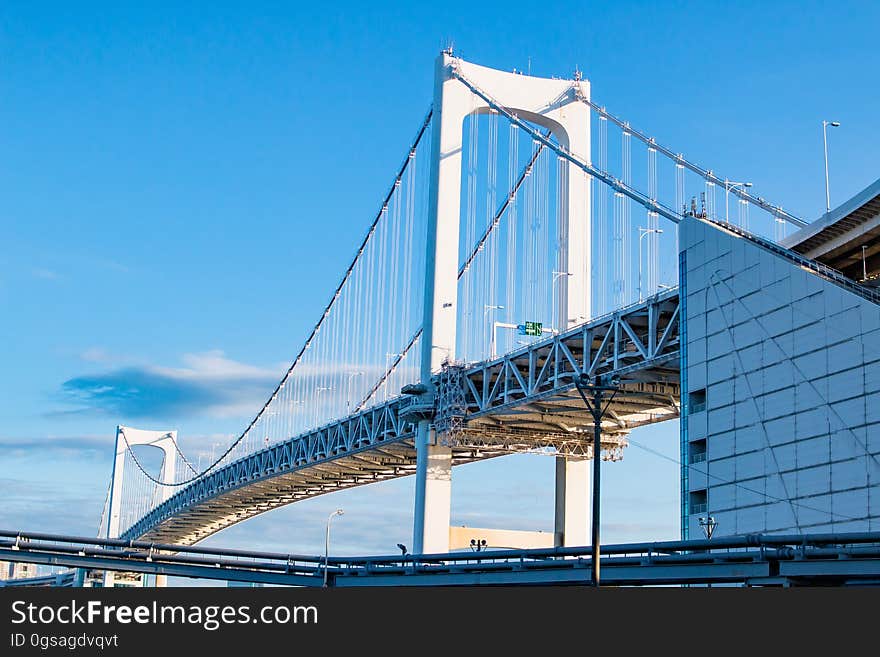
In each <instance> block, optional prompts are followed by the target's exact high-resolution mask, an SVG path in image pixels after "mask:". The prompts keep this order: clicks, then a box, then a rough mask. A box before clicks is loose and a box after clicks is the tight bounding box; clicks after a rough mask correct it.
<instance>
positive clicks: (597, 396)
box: [575, 374, 620, 588]
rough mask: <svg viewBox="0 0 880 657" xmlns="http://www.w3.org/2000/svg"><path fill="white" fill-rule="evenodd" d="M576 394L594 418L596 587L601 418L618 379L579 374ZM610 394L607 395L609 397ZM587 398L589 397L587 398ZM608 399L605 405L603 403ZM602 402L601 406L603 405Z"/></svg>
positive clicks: (594, 579) (595, 583)
mask: <svg viewBox="0 0 880 657" xmlns="http://www.w3.org/2000/svg"><path fill="white" fill-rule="evenodd" d="M575 385H576V387H577V391H578V394H580V396H581V399H583V400H584V404H585V405H586V407H587V410H588V411H589V412H590V415H592V416H593V514H592V516H593V517H592V518H591V520H592V542H593V545H592V548H593V549H592V557H591V562H592V563H591V566H592V579H591V581H592V584H593V586H595V587H597V588H598V587H599V582H600V580H599V558H600V549H599V545H600V536H599V511H600V505H599V501H600V497H599V483H600V477H601V474H602V416H604V415H605V412H606V411H607V410H608V407H609V406H611V402H612V401H614V396H615V395H616V394H617V391H618V390H619V389H620V379H619V378H618V377H612V378H611V379H610V380H609V381H606V380H605V379H604V377H603V379H590V378H589V377H587V376H586V375H585V374H582V375H581V376H580V377H578V378H577V379H576V380H575ZM608 393H610V394H608ZM587 395H589V397H588V396H587ZM606 395H607V401H605V399H606ZM603 402H604V405H603Z"/></svg>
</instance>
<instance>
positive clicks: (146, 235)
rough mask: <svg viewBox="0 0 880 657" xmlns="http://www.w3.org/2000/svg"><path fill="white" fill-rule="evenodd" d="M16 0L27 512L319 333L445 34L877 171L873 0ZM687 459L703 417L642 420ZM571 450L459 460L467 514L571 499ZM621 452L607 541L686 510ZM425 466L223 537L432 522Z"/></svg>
mask: <svg viewBox="0 0 880 657" xmlns="http://www.w3.org/2000/svg"><path fill="white" fill-rule="evenodd" d="M292 4H293V3H261V2H250V3H229V4H225V3H211V4H210V5H208V4H200V3H190V4H185V5H181V4H175V5H172V4H164V3H160V2H156V3H148V4H147V6H143V7H132V6H126V7H123V6H120V5H118V4H116V3H96V4H90V3H78V4H77V6H76V7H75V8H74V7H73V6H71V5H69V4H68V3H57V4H53V3H42V4H40V5H36V4H34V3H17V2H6V3H3V6H2V8H0V53H2V59H0V153H2V161H3V165H2V167H0V229H2V242H0V308H2V314H0V317H2V318H3V321H2V323H0V371H2V372H3V374H4V376H3V379H2V383H0V418H2V424H0V426H2V429H0V495H2V498H3V499H4V502H5V503H4V505H3V509H2V510H0V526H3V527H9V528H19V527H21V528H27V529H35V530H52V531H59V532H71V533H79V534H92V533H93V532H94V531H95V530H96V528H97V523H98V517H99V514H100V510H101V505H102V503H103V499H104V493H105V491H106V486H107V483H108V479H109V474H110V467H111V456H112V445H113V437H114V429H115V426H116V425H117V424H118V423H123V424H125V423H129V424H132V425H134V426H139V427H143V428H176V429H178V430H179V431H180V435H181V442H182V443H183V446H184V449H186V450H188V451H190V452H193V453H197V452H198V451H202V452H209V451H210V449H211V445H213V444H214V443H215V442H224V441H227V440H228V439H229V437H230V436H232V435H233V434H236V435H237V434H238V433H239V432H240V431H241V429H242V428H243V427H244V425H245V424H246V422H247V421H248V420H249V418H250V416H251V415H252V414H253V413H254V412H255V411H256V410H257V409H258V407H259V405H260V404H261V402H262V401H263V398H264V397H265V396H267V394H268V393H269V391H270V390H271V388H272V387H273V385H274V383H275V382H276V381H277V379H278V378H279V377H280V375H281V373H282V372H283V370H284V369H285V368H286V366H287V364H288V361H289V359H291V358H292V356H293V355H294V354H295V353H296V352H297V350H298V348H299V346H300V344H301V343H302V341H303V339H304V337H305V336H306V334H307V332H308V330H309V329H310V328H311V326H312V324H313V322H314V319H315V318H316V316H317V314H318V313H319V312H320V310H321V309H322V308H323V304H324V303H325V302H326V299H327V297H328V295H329V294H330V293H331V291H332V289H333V287H334V286H335V284H336V283H337V281H338V277H339V275H340V273H341V271H342V269H343V267H344V266H345V265H346V264H347V262H348V261H349V259H350V258H351V256H352V254H353V250H354V248H355V247H356V245H357V243H358V241H359V239H360V238H361V236H362V234H363V231H364V230H365V228H366V225H367V222H368V221H369V219H370V218H371V217H372V215H373V214H374V213H375V211H376V209H377V207H378V205H379V204H380V202H381V198H382V195H383V194H384V193H385V191H386V189H387V186H388V184H389V183H390V181H391V179H392V177H393V174H394V171H395V169H396V167H397V166H398V164H399V162H400V159H401V157H402V155H403V154H404V151H405V149H406V147H407V145H408V140H409V139H410V138H411V136H412V134H413V132H414V131H415V129H416V127H417V125H418V122H419V121H420V119H421V118H422V116H423V115H424V112H425V111H426V109H427V107H428V104H429V103H430V100H431V92H432V75H433V59H434V57H435V55H436V54H437V52H438V51H439V49H440V48H441V46H443V45H445V44H446V43H447V42H448V41H449V40H453V41H454V44H455V47H456V50H457V52H458V54H460V55H462V56H463V57H465V58H467V59H470V60H472V61H476V62H478V63H481V64H485V65H488V66H494V67H498V68H508V69H512V68H517V69H520V70H526V69H528V68H529V67H530V70H531V72H532V73H533V74H536V75H546V76H551V75H558V76H569V75H570V74H571V73H572V71H573V70H574V69H575V68H576V67H577V68H580V69H581V70H582V71H584V75H585V77H587V78H588V79H590V81H591V83H592V92H593V97H594V99H595V100H597V101H598V102H601V103H603V104H605V105H607V106H608V108H609V109H611V110H612V111H614V112H616V113H617V114H619V115H622V116H624V117H626V118H628V119H629V120H630V121H631V122H632V123H633V125H636V126H639V127H640V128H642V129H644V130H646V131H648V132H650V133H652V134H654V135H656V136H657V138H658V139H659V140H660V141H662V142H664V143H666V144H670V145H672V146H673V147H674V148H676V149H678V150H680V151H682V152H684V153H686V154H688V155H689V156H690V157H692V158H693V159H694V160H696V161H697V162H699V163H701V164H703V165H705V166H708V167H710V168H712V169H713V170H715V171H716V172H719V173H720V174H721V175H724V176H729V177H730V178H731V179H737V180H743V179H748V180H751V181H754V182H755V184H756V187H757V186H758V185H760V193H761V195H762V196H765V197H766V198H768V199H772V200H773V201H774V202H776V203H780V204H782V205H783V206H784V207H786V208H788V209H790V210H792V211H794V212H795V213H796V214H799V215H801V216H805V217H808V218H813V217H816V216H818V215H819V214H820V213H821V212H822V211H823V210H824V179H823V162H822V133H821V121H822V119H823V118H827V119H834V120H838V121H840V122H841V123H842V124H843V125H842V127H841V128H838V129H836V130H835V131H834V132H833V133H831V134H830V135H829V137H830V157H831V192H832V205H834V204H836V203H839V202H842V201H843V200H845V199H846V198H847V197H849V196H851V195H852V194H854V193H856V192H857V191H859V190H860V189H862V188H863V187H865V186H866V185H868V184H869V183H870V182H872V181H873V180H875V179H876V178H877V177H878V175H880V171H878V167H877V163H876V153H877V152H880V118H878V117H880V115H878V113H877V107H878V106H880V90H878V88H877V85H876V84H873V78H872V76H873V74H874V72H875V71H877V70H878V68H880V51H878V49H877V47H876V36H875V27H874V26H876V25H877V24H878V21H880V8H878V7H877V5H875V4H873V3H867V2H865V3H836V4H835V5H834V8H833V9H831V8H830V7H829V6H827V5H825V4H823V3H809V2H797V3H794V2H792V3H784V2H778V3H748V2H738V3H724V4H722V3H711V2H668V3H648V2H645V3H640V2H620V3H598V2H596V3H593V2H580V3H565V2H558V3H552V5H547V4H534V3H517V2H505V3H459V2H446V3H441V4H437V3H407V4H406V5H401V4H399V3H395V4H394V5H388V6H378V5H376V4H375V3H374V4H372V5H371V7H370V9H369V10H365V9H363V8H362V7H361V6H360V5H358V4H356V3H345V2H337V3H333V5H332V10H331V9H328V8H325V7H323V6H318V5H317V4H314V5H309V6H306V7H298V6H292ZM633 438H634V439H635V440H637V441H638V442H639V443H643V444H646V445H649V446H651V447H652V448H653V449H656V450H657V451H659V452H661V453H663V454H665V455H667V456H668V457H669V458H671V459H676V458H677V453H678V447H677V440H678V427H677V425H676V424H675V423H667V424H665V425H660V426H657V427H654V428H650V429H643V430H639V431H637V432H636V433H634V435H633ZM552 466H553V464H552V460H551V459H548V458H543V457H511V458H505V459H499V460H495V461H492V462H487V463H483V464H477V465H470V466H465V467H463V468H461V469H459V470H457V471H456V474H455V477H456V479H455V481H456V487H455V493H454V500H453V522H454V523H455V524H469V525H484V526H499V527H509V528H522V529H529V528H540V529H550V528H551V527H552V480H553V477H552ZM605 472H606V473H607V475H606V481H607V487H606V488H605V492H606V498H605V506H604V507H603V508H604V509H605V516H604V518H605V519H606V522H607V524H606V534H605V535H606V536H607V537H608V540H613V541H619V540H639V539H651V538H656V539H663V538H675V537H676V536H677V532H678V469H677V467H676V466H675V464H674V463H672V462H671V461H669V460H667V459H663V458H661V457H658V456H657V455H655V454H652V453H649V452H646V451H644V450H641V449H639V448H637V447H635V446H633V447H631V448H630V449H629V450H628V453H627V456H626V458H625V460H624V461H623V462H621V463H617V464H611V465H609V466H607V467H606V470H605ZM411 491H412V481H411V480H408V479H407V480H399V481H395V482H389V483H385V484H381V485H378V486H374V487H370V488H363V489H358V490H352V491H346V492H343V493H339V494H336V495H333V496H327V497H323V498H317V499H315V500H310V501H307V502H305V503H302V504H298V505H294V506H291V507H287V508H285V509H282V510H278V511H275V512H272V513H270V514H266V515H264V516H262V517H259V518H256V519H254V520H252V521H249V522H247V523H244V524H242V525H239V526H236V527H234V528H231V529H229V530H227V531H226V532H223V533H221V534H220V535H218V536H217V537H215V538H213V539H211V540H212V541H213V542H215V543H218V544H223V545H227V546H230V547H233V546H249V547H255V548H265V549H283V550H287V551H301V552H319V551H320V550H321V549H322V541H323V523H324V519H325V518H326V513H327V512H328V511H329V510H331V509H333V508H335V507H336V506H343V507H344V508H345V509H346V515H345V516H344V517H343V518H340V519H338V520H337V521H336V530H335V534H334V536H335V539H334V544H335V545H336V546H337V549H338V550H339V551H341V552H348V553H357V552H361V553H363V552H381V551H393V550H394V544H395V543H396V542H398V541H400V542H407V541H409V540H410V532H411V515H412V509H411Z"/></svg>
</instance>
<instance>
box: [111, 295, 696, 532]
mask: <svg viewBox="0 0 880 657" xmlns="http://www.w3.org/2000/svg"><path fill="white" fill-rule="evenodd" d="M678 325H679V303H678V291H677V289H670V290H666V291H664V292H662V293H660V294H657V295H654V296H652V297H650V298H649V299H647V300H645V301H642V302H639V303H637V304H633V305H631V306H628V307H626V308H623V309H620V310H619V311H617V312H614V313H611V314H608V315H605V316H602V317H599V318H596V319H593V320H591V321H589V322H587V323H584V324H582V325H579V326H576V327H573V328H571V329H569V330H567V331H565V332H564V333H560V334H557V335H552V336H550V337H548V338H546V339H543V340H540V341H536V342H534V343H532V344H530V345H528V346H526V347H523V348H521V349H518V350H515V351H513V352H511V353H509V354H506V355H504V356H501V357H498V358H495V359H493V360H489V361H486V362H482V363H475V364H454V365H447V366H444V368H443V370H442V371H441V372H440V373H439V374H437V375H436V376H435V378H434V384H435V390H434V391H421V392H417V394H404V395H401V396H398V397H395V398H393V399H390V400H388V401H387V402H385V403H381V404H378V405H375V406H373V407H370V408H367V409H365V410H363V411H361V412H358V413H355V414H353V415H350V416H348V417H345V418H342V419H340V420H338V421H336V422H332V423H330V424H327V425H324V426H322V427H318V428H316V429H313V430H311V431H309V432H307V433H305V434H302V435H298V436H295V437H293V438H290V439H288V440H286V441H283V442H280V443H276V444H274V445H271V446H269V447H267V448H265V449H262V450H260V451H257V452H255V453H253V454H250V455H248V456H245V457H242V458H240V459H238V460H236V461H234V462H231V463H228V464H225V465H222V466H219V467H218V468H216V469H215V470H214V471H213V472H211V473H209V474H207V475H205V476H203V477H201V478H200V479H198V480H197V481H195V482H193V483H191V484H189V485H187V486H185V487H183V488H182V489H181V490H179V491H177V492H176V493H175V494H174V495H172V496H171V497H170V498H168V499H167V500H166V501H165V502H163V503H162V504H160V505H159V506H157V507H156V508H154V509H153V510H152V511H150V512H148V513H147V514H146V515H145V516H144V517H143V518H141V519H140V520H139V521H137V522H136V523H135V524H134V525H132V526H131V527H130V528H128V529H127V530H125V531H124V532H123V534H122V536H121V538H123V539H125V540H133V539H141V540H146V541H151V542H157V543H168V544H177V545H192V544H194V543H196V542H198V541H200V540H202V539H204V538H206V537H207V536H209V535H211V534H213V533H215V532H217V531H219V530H221V529H224V528H225V527H228V526H230V525H232V524H235V523H237V522H240V521H242V520H245V519H247V518H250V517H252V516H255V515H258V514H260V513H264V512H266V511H269V510H271V509H274V508H277V507H279V506H282V505H285V504H289V503H291V502H296V501H298V500H303V499H306V498H310V497H314V496H317V495H321V494H324V493H328V492H331V491H335V490H340V489H344V488H351V487H353V486H360V485H363V484H368V483H373V482H376V481H382V480H385V479H391V478H395V477H402V476H406V475H409V474H413V473H414V472H415V467H416V453H415V448H414V438H415V428H416V424H417V423H418V420H419V419H421V418H425V417H427V418H430V419H431V420H432V422H433V423H434V425H435V426H436V427H437V439H438V440H440V441H443V442H444V443H446V444H448V445H450V446H451V447H452V452H453V465H461V464H463V463H470V462H473V461H477V460H482V459H488V458H494V457H498V456H503V455H505V454H511V453H518V452H529V451H544V452H556V453H560V454H565V455H569V456H575V457H576V456H582V457H584V458H592V445H591V437H592V418H591V417H590V415H589V413H588V412H587V410H586V409H585V407H584V404H583V401H582V400H581V399H580V397H579V394H578V391H577V390H576V387H575V381H576V379H577V378H578V377H579V376H581V375H587V376H590V377H593V376H597V375H619V376H620V377H621V385H620V391H619V392H618V394H617V395H616V397H615V398H614V401H613V403H612V405H611V407H610V409H609V412H608V413H607V415H606V421H605V422H604V424H603V433H604V438H603V443H602V446H603V458H606V459H613V460H617V459H619V458H621V457H622V450H623V448H624V447H625V446H626V438H625V436H626V433H628V432H629V431H630V430H631V429H633V428H634V427H638V426H642V425H645V424H651V423H654V422H661V421H663V420H667V419H671V418H675V417H678V414H679V403H680V395H679V351H678V347H679V342H678Z"/></svg>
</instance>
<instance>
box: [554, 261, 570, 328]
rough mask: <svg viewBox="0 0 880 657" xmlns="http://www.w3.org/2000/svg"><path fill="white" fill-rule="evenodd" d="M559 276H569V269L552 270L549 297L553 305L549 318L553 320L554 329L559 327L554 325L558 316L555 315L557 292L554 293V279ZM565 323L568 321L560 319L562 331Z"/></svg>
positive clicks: (556, 279)
mask: <svg viewBox="0 0 880 657" xmlns="http://www.w3.org/2000/svg"><path fill="white" fill-rule="evenodd" d="M561 276H565V277H568V276H571V272H570V271H554V272H553V282H552V283H551V284H550V296H551V298H552V299H553V303H552V304H551V305H552V306H553V307H552V308H551V310H550V312H551V313H552V318H551V319H552V320H553V328H555V329H558V328H559V327H557V325H556V322H557V320H558V319H559V318H558V317H557V316H556V297H557V294H556V281H558V280H559V278H560V277H561ZM567 324H568V322H566V321H565V320H564V319H563V321H562V329H561V330H563V331H564V330H565V329H566V328H567Z"/></svg>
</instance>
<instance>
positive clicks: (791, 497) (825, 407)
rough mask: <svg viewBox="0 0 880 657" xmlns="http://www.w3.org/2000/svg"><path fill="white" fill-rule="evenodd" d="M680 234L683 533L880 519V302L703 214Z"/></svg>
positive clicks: (835, 526)
mask: <svg viewBox="0 0 880 657" xmlns="http://www.w3.org/2000/svg"><path fill="white" fill-rule="evenodd" d="M680 244H681V249H682V255H683V257H682V259H681V262H682V265H683V268H682V271H681V273H680V275H681V277H682V281H681V283H682V286H683V289H685V290H686V293H685V294H684V295H683V296H684V303H685V307H684V313H685V317H686V318H687V330H686V333H687V336H686V352H684V354H683V363H682V364H683V368H684V367H686V371H685V370H683V372H684V373H685V374H686V380H687V390H686V391H684V390H683V392H682V405H683V413H682V459H683V462H685V461H686V462H688V463H689V465H688V466H687V469H686V471H685V470H683V473H682V474H683V476H682V495H683V507H682V515H683V518H682V533H683V534H684V535H685V536H688V537H690V538H702V537H703V532H702V529H701V527H700V525H699V522H698V517H699V516H704V517H706V516H707V515H711V516H713V517H714V518H715V520H716V521H717V523H718V525H717V528H716V530H715V536H720V535H729V534H742V533H749V532H782V533H789V532H790V533H801V532H803V533H807V532H818V531H867V530H877V529H880V306H878V305H877V304H875V303H872V302H870V301H868V300H865V299H863V298H862V297H860V296H858V295H856V294H853V293H851V292H849V291H847V290H845V289H843V288H841V287H839V286H837V285H835V284H833V283H830V282H827V281H825V280H823V279H822V278H820V277H818V276H816V275H815V274H813V273H810V272H808V271H806V270H804V269H802V268H801V267H800V266H798V265H797V264H795V263H793V262H791V261H790V260H788V259H786V258H784V257H782V256H778V255H775V254H772V253H770V252H768V251H766V250H764V249H762V248H761V247H760V246H758V245H756V244H753V243H752V242H749V241H748V240H746V239H743V238H741V237H739V236H736V235H733V234H731V233H728V232H727V231H724V230H721V229H719V228H718V227H717V226H713V225H711V224H707V223H705V222H703V221H700V220H698V219H695V218H692V217H691V218H687V219H686V220H685V221H684V222H683V223H682V224H681V226H680ZM701 391H705V402H704V403H703V399H702V394H701ZM685 392H687V394H685ZM689 401H690V402H691V404H689ZM703 441H705V442H703ZM702 451H704V452H705V453H701V452H702ZM685 475H686V476H685Z"/></svg>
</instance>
